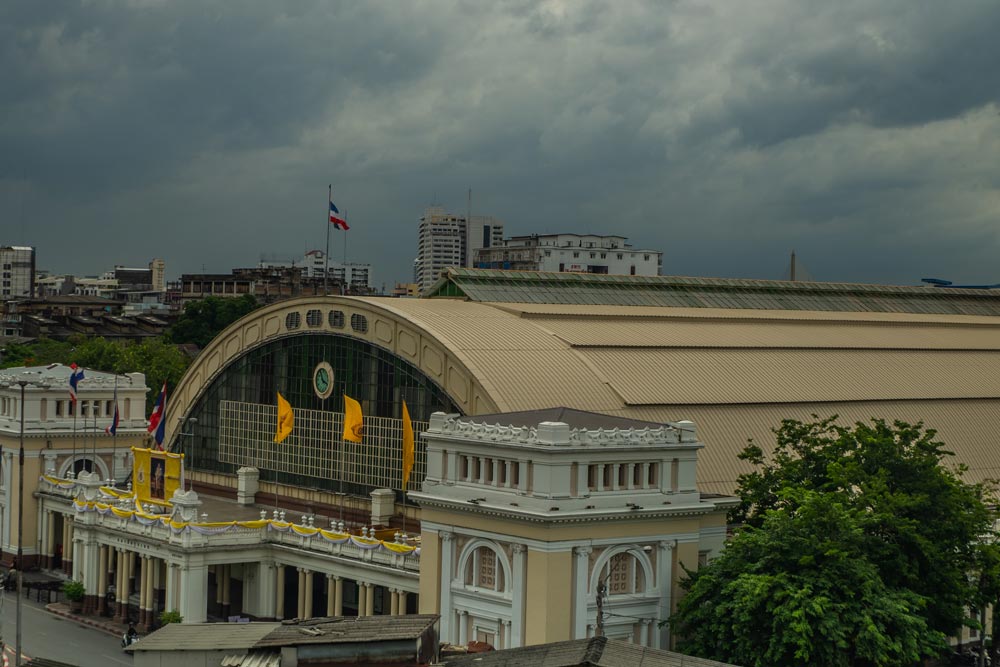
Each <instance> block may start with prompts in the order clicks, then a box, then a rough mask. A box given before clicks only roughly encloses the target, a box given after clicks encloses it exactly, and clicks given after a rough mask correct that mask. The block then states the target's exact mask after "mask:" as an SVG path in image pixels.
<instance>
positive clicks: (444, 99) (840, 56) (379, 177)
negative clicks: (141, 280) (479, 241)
mask: <svg viewBox="0 0 1000 667" xmlns="http://www.w3.org/2000/svg"><path fill="white" fill-rule="evenodd" d="M998 18H1000V7H998V6H996V5H995V4H994V3H988V2H969V3H962V4H961V5H955V6H944V5H938V4H928V5H919V6H918V5H914V4H912V3H910V2H904V1H902V0H900V1H885V2H880V3H877V4H875V3H866V2H845V3H836V4H835V5H829V4H828V3H819V2H790V1H789V2H785V1H778V0H773V1H768V2H763V3H755V4H753V5H745V4H741V3H728V2H717V3H688V2H677V3H672V4H669V5H667V4H664V3H659V2H653V3H640V2H627V3H614V4H608V3H597V2H595V3H563V2H558V1H548V2H508V3H495V4H489V5H482V6H480V5H477V4H462V3H451V2H414V3H406V4H398V3H389V2H386V3H379V2H369V3H363V4H357V3H343V4H341V3H321V2H302V3H294V4H287V5H285V4H273V3H241V4H239V5H231V4H222V3H211V2H209V3H189V2H171V3H165V2H149V3H117V2H108V3H100V4H96V5H82V4H81V3H77V2H69V1H67V2H53V3H43V4H39V3H31V2H27V1H16V2H12V3H5V5H4V6H3V7H2V8H0V58H2V59H3V62H4V63H5V64H6V65H7V66H6V67H4V68H0V100H2V102H0V109H3V115H4V122H3V123H2V124H0V225H2V228H3V238H2V239H0V243H2V244H5V245H25V244H27V245H34V246H36V247H37V248H38V266H39V268H42V269H49V270H52V271H57V272H62V273H74V274H91V273H94V272H98V271H99V270H106V267H111V266H114V265H115V264H124V265H129V266H131V265H140V266H141V265H144V264H145V263H146V262H148V261H149V260H150V259H152V258H154V257H163V258H164V259H165V260H166V261H167V267H168V272H169V274H170V276H171V277H176V276H177V275H179V274H181V273H190V272H200V271H201V270H202V267H205V270H207V271H217V270H222V271H225V270H229V269H230V268H233V267H236V266H241V265H245V264H247V262H248V261H250V260H252V261H256V260H257V259H258V258H259V256H260V255H261V254H262V253H265V252H266V253H274V254H280V255H285V256H291V257H295V256H297V255H299V254H301V252H302V250H303V248H310V249H312V248H320V249H322V248H324V246H325V235H326V225H327V224H328V223H327V222H326V220H327V213H328V211H327V203H326V201H325V198H326V189H327V185H328V184H330V183H332V184H333V199H334V201H335V202H336V203H337V205H338V207H339V208H340V210H341V211H342V212H344V213H345V214H346V216H347V219H348V221H349V223H350V226H351V230H350V232H347V234H349V236H348V238H347V248H346V255H347V260H348V261H352V262H367V263H371V264H372V267H373V274H374V280H375V281H376V282H377V283H379V284H381V283H383V282H384V283H386V284H387V285H391V284H393V283H395V282H408V281H410V280H411V279H412V278H411V276H412V265H413V264H412V263H413V259H414V257H415V256H416V253H417V230H418V224H419V222H418V221H419V218H420V215H421V213H422V212H423V210H424V209H425V208H426V207H427V206H428V205H430V204H441V205H443V206H444V207H445V208H446V209H448V210H449V211H451V212H454V213H456V214H458V215H464V214H465V213H466V209H467V202H466V196H467V191H468V189H470V188H471V189H472V191H473V195H472V213H473V215H489V216H494V217H496V218H497V219H499V220H501V221H503V223H504V225H505V235H506V236H515V235H523V234H531V233H565V232H575V233H595V234H620V235H622V236H626V237H628V238H629V239H630V240H631V241H632V243H634V244H635V245H636V246H637V247H638V246H642V247H649V248H653V249H657V250H662V251H663V253H664V259H663V272H664V273H665V274H675V275H700V276H719V277H749V278H772V279H780V278H782V277H785V275H786V272H787V266H788V256H789V253H790V252H791V251H792V250H793V249H794V250H795V251H796V252H797V254H798V256H799V258H800V259H801V261H802V265H803V266H804V267H805V269H806V270H807V271H808V275H809V276H811V277H813V278H815V279H817V280H829V281H838V282H882V283H896V284H917V283H919V280H920V278H922V277H928V276H935V277H941V278H947V279H951V280H954V281H956V282H964V283H970V282H971V283H993V282H997V281H998V280H1000V276H997V274H996V272H995V271H993V269H992V265H993V263H992V261H991V260H992V259H993V258H994V257H995V255H996V252H997V250H998V245H1000V242H998V238H997V225H996V214H997V210H998V207H997V202H998V201H1000V183H998V177H997V173H998V172H997V169H996V167H997V161H998V155H1000V113H998V103H997V94H998V93H997V91H1000V81H998V78H1000V74H998V73H997V72H996V71H995V68H994V67H993V63H994V62H995V61H996V59H997V56H998V55H1000V54H998V53H997V52H998V50H1000V46H998V45H997V44H996V43H995V41H996V40H995V39H994V37H993V35H992V30H991V26H993V25H996V23H997V19H998ZM342 234H344V232H338V231H336V230H331V243H330V254H331V257H332V258H337V259H338V260H340V259H343V256H344V248H343V243H344V239H343V237H342Z"/></svg>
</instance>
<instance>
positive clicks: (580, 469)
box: [576, 463, 590, 497]
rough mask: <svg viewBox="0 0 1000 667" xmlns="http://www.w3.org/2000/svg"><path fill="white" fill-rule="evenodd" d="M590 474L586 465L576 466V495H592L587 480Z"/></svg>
mask: <svg viewBox="0 0 1000 667" xmlns="http://www.w3.org/2000/svg"><path fill="white" fill-rule="evenodd" d="M588 472H589V466H588V465H587V464H586V463H580V464H579V465H577V466H576V494H577V495H578V496H581V497H582V496H589V495H590V482H589V480H588V479H587V473H588Z"/></svg>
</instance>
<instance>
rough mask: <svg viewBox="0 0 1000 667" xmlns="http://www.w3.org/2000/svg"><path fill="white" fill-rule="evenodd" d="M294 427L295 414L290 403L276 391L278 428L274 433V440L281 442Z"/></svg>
mask: <svg viewBox="0 0 1000 667" xmlns="http://www.w3.org/2000/svg"><path fill="white" fill-rule="evenodd" d="M294 427H295V415H294V414H292V406H291V404H290V403H289V402H288V401H286V400H285V397H284V396H282V395H281V392H280V391H279V392H278V428H277V430H276V431H275V433H274V441H275V442H283V441H284V439H285V438H287V437H288V435H289V434H290V433H291V432H292V429H293V428H294Z"/></svg>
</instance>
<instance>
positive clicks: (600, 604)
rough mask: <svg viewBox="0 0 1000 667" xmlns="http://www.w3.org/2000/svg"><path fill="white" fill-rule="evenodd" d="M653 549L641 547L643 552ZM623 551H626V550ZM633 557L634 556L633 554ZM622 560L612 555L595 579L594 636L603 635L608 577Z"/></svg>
mask: <svg viewBox="0 0 1000 667" xmlns="http://www.w3.org/2000/svg"><path fill="white" fill-rule="evenodd" d="M652 550H653V547H651V546H649V545H648V544H647V545H645V546H643V547H642V551H643V553H647V554H648V553H649V552H651V551H652ZM625 553H628V552H627V551H626V552H625ZM633 558H634V556H633ZM623 562H624V561H618V562H617V563H616V562H615V561H614V557H613V556H612V557H611V558H610V559H609V560H608V572H607V574H605V575H604V576H603V577H601V578H600V579H598V580H597V627H595V628H594V636H595V637H603V636H604V601H605V600H606V599H607V597H608V579H610V578H611V575H612V574H614V573H615V568H617V567H618V566H619V565H621V564H622V563H623Z"/></svg>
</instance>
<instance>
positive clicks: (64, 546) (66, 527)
mask: <svg viewBox="0 0 1000 667" xmlns="http://www.w3.org/2000/svg"><path fill="white" fill-rule="evenodd" d="M67 537H69V520H68V519H67V518H66V517H65V515H64V516H63V525H62V559H61V561H60V562H59V567H60V568H62V571H63V572H65V571H66V561H67V560H68V559H69V554H68V553H67V550H68V549H69V540H68V539H66V538H67Z"/></svg>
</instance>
